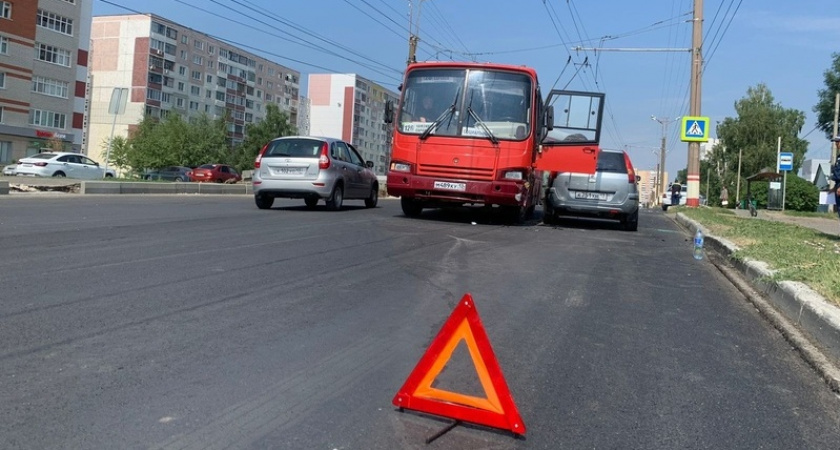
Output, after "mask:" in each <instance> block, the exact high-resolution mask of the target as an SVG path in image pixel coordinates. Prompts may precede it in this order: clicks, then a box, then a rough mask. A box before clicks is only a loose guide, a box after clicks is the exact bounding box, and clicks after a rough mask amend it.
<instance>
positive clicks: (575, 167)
mask: <svg viewBox="0 0 840 450" xmlns="http://www.w3.org/2000/svg"><path fill="white" fill-rule="evenodd" d="M545 105H546V110H547V111H551V112H553V114H546V115H545V120H547V121H551V123H550V124H548V123H546V127H547V128H548V130H547V133H546V134H545V137H544V138H543V140H542V143H541V145H540V153H539V156H538V157H537V161H536V168H537V170H543V171H548V172H552V173H557V172H575V173H585V174H593V173H595V167H596V164H597V161H598V153H599V147H598V144H599V142H600V139H601V122H602V119H603V115H604V94H602V93H598V92H580V91H563V90H553V91H551V92H550V93H549V94H548V98H547V99H546V101H545Z"/></svg>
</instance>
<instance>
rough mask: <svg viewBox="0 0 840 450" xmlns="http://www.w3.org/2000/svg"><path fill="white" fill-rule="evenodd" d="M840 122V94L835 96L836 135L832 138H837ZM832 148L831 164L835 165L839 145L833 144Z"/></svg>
mask: <svg viewBox="0 0 840 450" xmlns="http://www.w3.org/2000/svg"><path fill="white" fill-rule="evenodd" d="M838 120H840V92H838V93H837V94H835V95H834V135H833V136H831V137H832V138H836V137H837V131H838V130H837V122H838ZM832 144H833V145H832V146H831V161H830V163H831V164H834V161H835V160H836V159H837V144H835V143H834V142H832Z"/></svg>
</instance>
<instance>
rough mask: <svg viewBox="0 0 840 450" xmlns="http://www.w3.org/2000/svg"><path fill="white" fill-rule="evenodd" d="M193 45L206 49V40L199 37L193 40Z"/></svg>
mask: <svg viewBox="0 0 840 450" xmlns="http://www.w3.org/2000/svg"><path fill="white" fill-rule="evenodd" d="M193 47H195V48H197V49H199V50H204V41H199V40H198V39H196V40H194V41H193Z"/></svg>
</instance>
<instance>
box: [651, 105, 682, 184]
mask: <svg viewBox="0 0 840 450" xmlns="http://www.w3.org/2000/svg"><path fill="white" fill-rule="evenodd" d="M650 118H651V120H655V121H657V122H659V124H660V125H662V144H661V148H660V149H659V172H658V176H659V185H658V186H656V191H657V195H656V198H657V200H658V199H659V198H660V197H661V196H662V193H663V192H665V188H666V187H667V184H666V182H667V181H668V180H666V179H665V141H666V138H667V135H668V124H671V123H674V122H676V121H678V120H680V117H677V118H676V119H663V118H657V117H656V116H650Z"/></svg>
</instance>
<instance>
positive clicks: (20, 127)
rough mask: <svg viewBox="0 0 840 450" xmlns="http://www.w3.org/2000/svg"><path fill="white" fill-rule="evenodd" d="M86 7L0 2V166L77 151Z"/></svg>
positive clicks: (65, 2) (70, 2)
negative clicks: (51, 151)
mask: <svg viewBox="0 0 840 450" xmlns="http://www.w3.org/2000/svg"><path fill="white" fill-rule="evenodd" d="M90 22H91V2H90V1H87V0H0V164H3V163H9V162H12V161H14V160H16V159H19V158H22V157H25V156H28V155H31V154H33V153H38V152H39V151H41V149H43V148H52V149H61V150H75V151H81V150H82V144H83V140H84V129H85V95H86V92H87V89H86V80H87V75H88V68H87V65H88V45H89V42H90Z"/></svg>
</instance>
